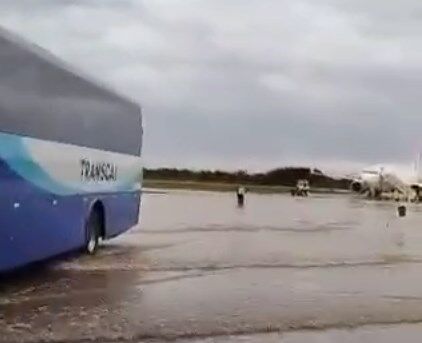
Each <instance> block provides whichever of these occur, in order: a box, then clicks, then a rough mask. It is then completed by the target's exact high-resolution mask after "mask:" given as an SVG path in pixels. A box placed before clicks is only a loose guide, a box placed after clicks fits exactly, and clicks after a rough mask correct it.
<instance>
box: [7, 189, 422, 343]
mask: <svg viewBox="0 0 422 343" xmlns="http://www.w3.org/2000/svg"><path fill="white" fill-rule="evenodd" d="M143 199H144V203H143V208H142V213H143V218H142V223H141V225H140V226H139V227H136V228H134V229H133V230H131V231H130V232H128V233H127V234H125V235H123V236H121V237H119V238H117V239H114V240H111V241H109V242H107V243H106V244H105V246H104V247H103V248H102V249H101V251H100V252H99V254H98V255H97V256H95V257H94V258H91V257H87V256H72V257H67V258H65V259H56V260H54V261H50V262H48V263H44V264H42V265H39V266H36V267H32V268H30V269H25V270H22V271H21V272H20V273H18V274H15V275H11V276H7V277H2V278H1V279H0V333H1V335H0V342H49V341H52V342H85V341H98V342H126V341H127V342H144V341H145V342H161V341H175V342H178V343H182V342H183V343H184V342H186V343H192V342H202V343H204V342H206V343H208V342H264V343H266V342H288V343H293V342H294V343H296V342H339V341H341V342H397V341H398V340H400V339H401V340H403V341H405V342H419V341H420V337H421V335H422V205H409V215H408V217H406V218H405V219H404V220H401V221H396V220H395V219H393V218H394V213H395V207H396V206H397V205H396V204H394V203H390V202H374V201H366V200H362V199H356V198H353V197H349V196H344V195H342V196H328V195H327V196H317V195H315V196H311V197H309V198H292V197H290V196H287V195H255V194H248V196H247V202H246V206H245V207H244V208H243V209H240V208H237V207H236V206H235V197H234V194H227V193H207V192H189V191H169V192H164V193H156V194H146V195H145V196H144V198H143ZM387 223H390V225H388V227H387ZM397 233H400V237H401V240H402V241H403V242H404V244H403V245H401V244H398V241H397Z"/></svg>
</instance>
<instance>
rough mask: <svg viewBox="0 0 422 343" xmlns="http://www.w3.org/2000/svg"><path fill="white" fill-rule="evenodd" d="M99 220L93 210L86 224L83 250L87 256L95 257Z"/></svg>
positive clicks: (98, 214) (99, 227) (99, 226)
mask: <svg viewBox="0 0 422 343" xmlns="http://www.w3.org/2000/svg"><path fill="white" fill-rule="evenodd" d="M100 232H101V218H100V213H99V212H98V211H96V210H95V209H94V210H93V211H91V214H90V216H89V219H88V221H87V224H86V241H85V247H84V250H85V252H86V253H87V254H88V255H95V253H96V252H97V250H98V246H99V243H100Z"/></svg>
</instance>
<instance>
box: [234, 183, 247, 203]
mask: <svg viewBox="0 0 422 343" xmlns="http://www.w3.org/2000/svg"><path fill="white" fill-rule="evenodd" d="M245 195H246V188H245V187H243V186H239V187H238V188H237V190H236V196H237V205H238V206H239V207H242V206H243V205H244V204H245Z"/></svg>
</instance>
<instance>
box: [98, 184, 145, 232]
mask: <svg viewBox="0 0 422 343" xmlns="http://www.w3.org/2000/svg"><path fill="white" fill-rule="evenodd" d="M140 199H141V194H140V192H132V193H119V194H115V195H111V196H106V197H104V198H103V199H102V201H103V204H104V207H105V213H106V218H105V219H106V238H112V237H115V236H117V235H119V234H121V233H123V232H125V231H127V230H128V229H130V228H131V227H133V226H135V225H136V224H138V221H139V218H138V216H139V209H140Z"/></svg>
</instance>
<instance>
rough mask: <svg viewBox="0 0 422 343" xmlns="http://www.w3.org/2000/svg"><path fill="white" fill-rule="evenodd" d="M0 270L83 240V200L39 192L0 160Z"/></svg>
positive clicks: (70, 246)
mask: <svg viewBox="0 0 422 343" xmlns="http://www.w3.org/2000/svg"><path fill="white" fill-rule="evenodd" d="M0 180H1V182H0V185H1V189H2V196H0V209H1V213H0V270H8V269H12V268H15V267H17V266H21V265H24V264H26V263H28V262H33V261H38V260H42V259H45V258H48V257H50V256H54V255H57V254H60V253H63V252H66V251H70V250H73V249H75V248H77V247H79V246H81V245H82V244H83V237H84V236H83V234H82V232H83V230H82V228H83V220H82V218H83V212H84V208H83V200H82V198H81V197H80V196H66V197H61V196H53V195H51V194H48V193H45V192H42V191H41V190H40V189H38V188H36V187H34V186H33V185H31V184H30V183H28V182H26V181H25V180H23V179H22V178H20V177H19V176H17V175H15V174H14V173H13V172H12V171H11V170H10V169H8V168H7V166H6V165H5V163H0Z"/></svg>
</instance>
